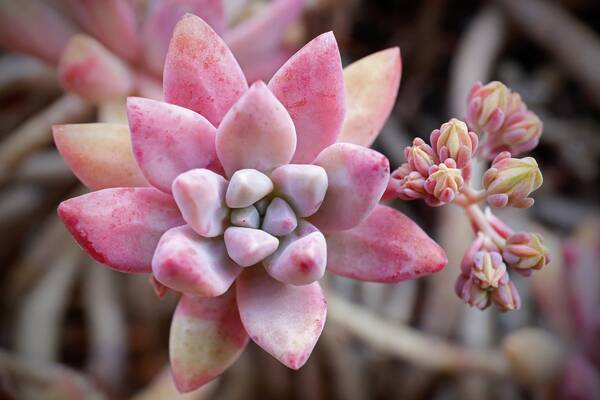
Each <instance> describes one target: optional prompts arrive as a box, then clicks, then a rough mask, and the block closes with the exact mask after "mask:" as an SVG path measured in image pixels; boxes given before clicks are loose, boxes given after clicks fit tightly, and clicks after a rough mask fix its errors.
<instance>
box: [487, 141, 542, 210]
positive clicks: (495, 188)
mask: <svg viewBox="0 0 600 400" xmlns="http://www.w3.org/2000/svg"><path fill="white" fill-rule="evenodd" d="M542 182H543V178H542V173H541V172H540V169H539V167H538V164H537V162H536V161H535V159H534V158H532V157H525V158H521V159H518V158H512V157H511V156H510V153H509V152H502V153H500V154H499V155H498V156H497V157H496V158H495V159H494V162H493V163H492V166H491V168H490V169H488V170H487V171H486V172H485V174H484V175H483V186H484V188H485V190H486V191H487V196H488V197H487V201H488V203H489V204H490V205H491V206H493V207H505V206H511V207H517V208H527V207H531V206H532V205H533V199H532V198H530V197H528V196H529V195H530V194H531V192H533V191H534V190H536V189H538V188H539V187H540V186H542Z"/></svg>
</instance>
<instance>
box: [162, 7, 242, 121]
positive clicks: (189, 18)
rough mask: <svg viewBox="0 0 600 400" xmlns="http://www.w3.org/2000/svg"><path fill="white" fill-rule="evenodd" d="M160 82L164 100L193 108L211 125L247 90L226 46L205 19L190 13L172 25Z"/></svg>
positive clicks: (236, 64) (239, 69)
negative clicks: (172, 29) (171, 35)
mask: <svg viewBox="0 0 600 400" xmlns="http://www.w3.org/2000/svg"><path fill="white" fill-rule="evenodd" d="M163 83H164V85H163V86H164V90H165V100H166V101H167V102H169V103H173V104H177V105H180V106H182V107H185V108H189V109H191V110H193V111H196V112H197V113H199V114H201V115H202V116H204V117H205V118H206V119H207V120H209V121H210V123H211V124H213V125H214V126H218V125H219V123H220V122H221V119H222V118H223V116H224V115H225V113H226V112H227V110H229V109H230V108H231V106H232V105H233V103H235V102H236V100H237V99H238V98H239V97H240V96H241V95H242V93H244V92H245V91H246V89H248V84H247V83H246V78H245V77H244V74H243V73H242V70H241V68H240V66H239V65H238V63H237V61H236V60H235V58H234V57H233V54H231V51H230V50H229V48H228V47H227V45H226V44H225V43H224V42H223V40H222V39H221V38H220V37H219V36H218V35H217V34H216V33H215V32H214V31H213V30H212V29H211V27H210V26H208V24H207V23H206V22H204V21H203V20H202V19H200V18H198V17H196V16H194V15H191V14H186V15H185V16H184V17H183V18H182V19H181V20H180V21H179V22H178V23H177V25H176V26H175V30H174V32H173V38H172V39H171V43H170V45H169V50H168V52H167V57H166V60H165V69H164V75H163Z"/></svg>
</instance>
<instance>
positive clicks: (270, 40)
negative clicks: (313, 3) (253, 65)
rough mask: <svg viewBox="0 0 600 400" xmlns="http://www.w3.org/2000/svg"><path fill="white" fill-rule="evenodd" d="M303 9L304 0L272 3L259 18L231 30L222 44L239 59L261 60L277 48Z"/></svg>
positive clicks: (281, 0)
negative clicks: (225, 44) (224, 43)
mask: <svg viewBox="0 0 600 400" xmlns="http://www.w3.org/2000/svg"><path fill="white" fill-rule="evenodd" d="M303 7H304V0H273V1H271V2H269V4H268V5H267V6H266V7H265V9H264V10H262V11H261V12H260V13H258V15H255V16H253V17H251V18H248V19H247V20H246V21H244V22H242V23H241V24H239V25H238V26H236V27H235V28H233V29H232V30H230V31H229V32H228V33H227V35H225V36H224V39H225V42H226V43H227V45H228V46H229V48H230V49H231V51H233V53H234V54H235V56H236V58H237V59H238V60H251V61H252V62H254V61H255V60H260V59H261V58H262V57H265V56H268V55H269V54H271V53H273V51H274V50H275V49H277V48H279V47H280V45H281V44H282V43H283V42H284V38H285V34H286V33H287V31H288V29H289V28H290V25H292V24H293V23H294V22H295V21H297V20H298V18H299V17H300V15H301V14H302V9H303ZM282 63H283V62H282ZM279 66H281V64H279V65H278V67H279ZM250 82H252V81H250Z"/></svg>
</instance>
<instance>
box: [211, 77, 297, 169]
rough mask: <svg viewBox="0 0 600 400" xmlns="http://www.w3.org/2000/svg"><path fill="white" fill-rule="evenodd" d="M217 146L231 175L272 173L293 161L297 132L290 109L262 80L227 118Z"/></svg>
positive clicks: (220, 127)
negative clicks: (241, 171)
mask: <svg viewBox="0 0 600 400" xmlns="http://www.w3.org/2000/svg"><path fill="white" fill-rule="evenodd" d="M216 146H217V154H218V156H219V160H220V161H221V163H222V164H223V168H224V169H225V172H226V173H227V176H231V175H232V174H233V173H234V172H235V171H237V170H239V169H243V168H253V169H257V170H259V171H263V172H270V171H271V170H273V169H274V168H276V167H278V166H280V165H283V164H287V163H288V162H289V161H290V160H291V158H292V155H293V154H294V151H295V149H296V131H295V129H294V123H293V122H292V118H291V117H290V115H289V114H288V112H287V111H286V109H285V108H284V107H283V105H282V104H281V103H280V102H279V100H277V98H276V97H275V96H274V95H273V93H272V92H271V91H270V90H269V88H267V86H266V85H265V84H264V83H263V82H260V81H259V82H256V83H255V84H253V85H252V86H251V87H250V89H248V91H247V92H246V93H244V95H243V96H242V97H241V98H240V99H239V100H238V101H237V102H236V103H235V104H234V105H233V107H232V108H231V110H229V112H227V114H226V115H225V117H224V118H223V121H222V122H221V125H219V128H218V131H217V140H216Z"/></svg>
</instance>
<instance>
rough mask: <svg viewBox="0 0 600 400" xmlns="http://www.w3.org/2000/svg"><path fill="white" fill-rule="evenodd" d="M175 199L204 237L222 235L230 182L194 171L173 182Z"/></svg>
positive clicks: (203, 172) (211, 174) (213, 175)
mask: <svg viewBox="0 0 600 400" xmlns="http://www.w3.org/2000/svg"><path fill="white" fill-rule="evenodd" d="M172 189H173V197H175V201H176V202H177V206H179V209H180V210H181V214H182V215H183V219H185V221H186V222H187V223H188V224H189V225H190V226H191V227H192V229H194V230H195V231H196V233H197V234H199V235H201V236H204V237H215V236H219V235H222V234H223V232H224V231H225V226H226V224H227V217H228V215H229V210H228V209H227V207H226V206H225V191H226V190H227V181H226V180H225V178H223V177H222V176H221V175H219V174H216V173H214V172H212V171H210V170H208V169H193V170H190V171H187V172H184V173H183V174H181V175H179V176H178V177H177V178H176V179H175V180H174V181H173V187H172Z"/></svg>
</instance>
